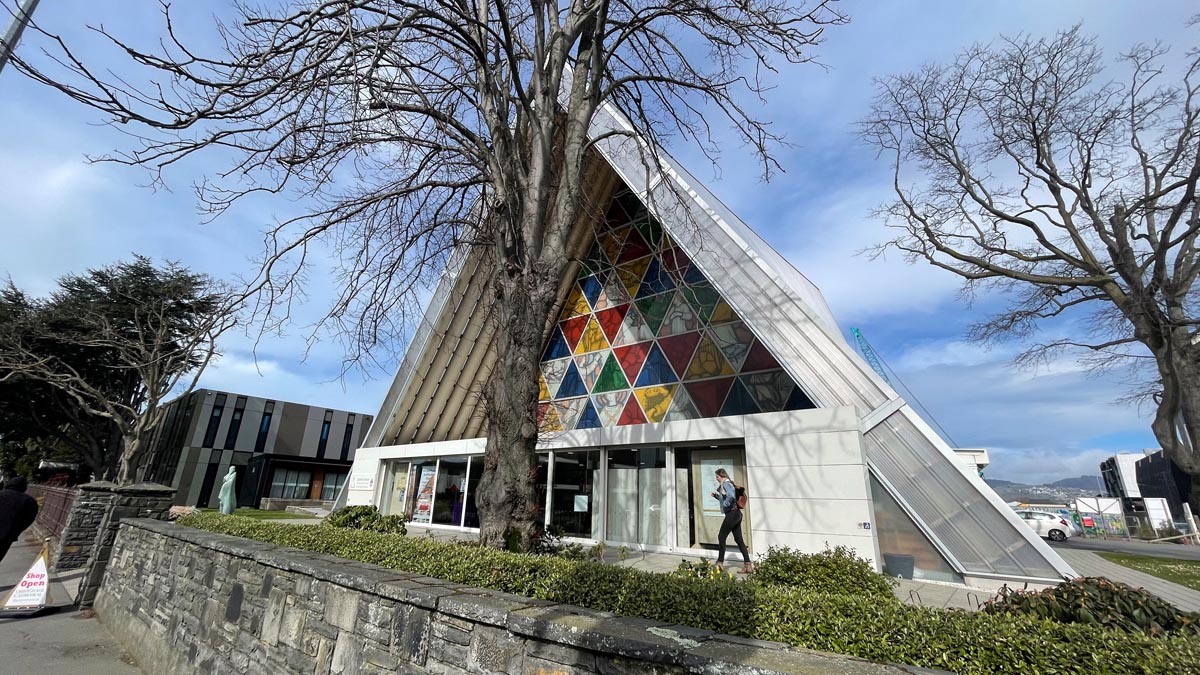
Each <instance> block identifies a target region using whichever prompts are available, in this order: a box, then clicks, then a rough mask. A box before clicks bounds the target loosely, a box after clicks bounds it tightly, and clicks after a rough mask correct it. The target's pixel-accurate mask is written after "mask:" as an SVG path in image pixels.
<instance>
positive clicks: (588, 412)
mask: <svg viewBox="0 0 1200 675" xmlns="http://www.w3.org/2000/svg"><path fill="white" fill-rule="evenodd" d="M602 426H604V424H603V423H601V422H600V413H598V412H596V406H594V405H592V401H591V399H588V402H587V406H586V407H585V408H584V409H583V414H582V415H580V416H579V422H577V423H576V424H575V428H576V429H597V428H599V427H602Z"/></svg>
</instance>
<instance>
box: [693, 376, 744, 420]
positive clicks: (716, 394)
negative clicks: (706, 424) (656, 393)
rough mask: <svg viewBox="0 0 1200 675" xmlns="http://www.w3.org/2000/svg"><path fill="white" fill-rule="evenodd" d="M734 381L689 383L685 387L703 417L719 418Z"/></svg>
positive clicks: (723, 379)
mask: <svg viewBox="0 0 1200 675" xmlns="http://www.w3.org/2000/svg"><path fill="white" fill-rule="evenodd" d="M733 380H734V378H732V377H723V378H720V379H718V380H703V381H701V382H688V383H686V384H684V385H683V386H684V387H686V388H687V392H688V394H689V395H691V397H692V403H694V404H695V405H696V410H697V411H698V412H699V413H700V416H701V417H717V416H718V415H720V414H721V404H723V403H724V402H725V395H726V394H728V393H729V388H730V387H731V386H732V385H733Z"/></svg>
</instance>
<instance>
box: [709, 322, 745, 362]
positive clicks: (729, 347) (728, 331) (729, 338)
mask: <svg viewBox="0 0 1200 675" xmlns="http://www.w3.org/2000/svg"><path fill="white" fill-rule="evenodd" d="M708 334H709V335H711V336H712V338H713V342H716V343H717V346H718V347H720V348H721V353H722V354H724V355H725V358H726V359H727V360H728V361H729V365H730V366H731V367H733V369H734V370H735V371H740V370H741V369H742V363H743V362H744V361H745V360H746V355H747V354H749V353H750V346H751V345H752V344H754V333H751V332H750V329H749V328H747V327H746V324H744V323H742V322H741V321H739V322H737V323H727V324H722V325H720V326H713V327H712V328H710V329H709V330H708Z"/></svg>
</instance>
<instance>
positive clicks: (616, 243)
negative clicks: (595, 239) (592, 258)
mask: <svg viewBox="0 0 1200 675" xmlns="http://www.w3.org/2000/svg"><path fill="white" fill-rule="evenodd" d="M628 233H629V228H625V229H623V230H617V231H616V232H609V233H608V235H606V236H605V237H604V240H603V241H601V242H600V248H602V249H604V254H605V255H607V256H608V259H609V260H616V259H617V256H619V255H621V247H622V246H624V245H625V235H626V234H628Z"/></svg>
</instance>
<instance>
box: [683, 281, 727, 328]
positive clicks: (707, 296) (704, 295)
mask: <svg viewBox="0 0 1200 675" xmlns="http://www.w3.org/2000/svg"><path fill="white" fill-rule="evenodd" d="M681 290H682V292H683V297H685V298H687V301H688V303H689V304H690V305H691V306H692V309H694V310H696V314H698V315H700V319H701V320H702V321H703V322H704V323H708V320H709V318H711V317H712V313H713V310H715V309H716V308H717V303H719V302H721V294H720V293H718V292H717V289H715V288H713V287H712V285H710V284H693V285H689V286H684V287H683V288H682V289H681Z"/></svg>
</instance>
